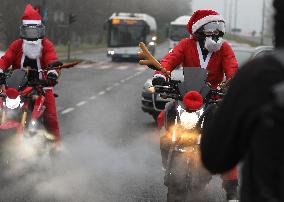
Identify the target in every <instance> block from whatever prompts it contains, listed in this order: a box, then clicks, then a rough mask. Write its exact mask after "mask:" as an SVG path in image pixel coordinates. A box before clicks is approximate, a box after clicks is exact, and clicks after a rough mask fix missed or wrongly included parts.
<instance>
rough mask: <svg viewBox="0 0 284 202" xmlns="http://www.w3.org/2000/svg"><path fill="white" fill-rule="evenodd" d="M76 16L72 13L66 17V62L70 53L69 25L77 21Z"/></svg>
mask: <svg viewBox="0 0 284 202" xmlns="http://www.w3.org/2000/svg"><path fill="white" fill-rule="evenodd" d="M76 18H77V16H76V15H74V14H73V13H69V16H68V30H67V31H68V34H67V35H68V42H67V49H68V50H67V60H68V61H69V60H70V53H71V25H72V24H73V23H74V22H76V21H77V19H76Z"/></svg>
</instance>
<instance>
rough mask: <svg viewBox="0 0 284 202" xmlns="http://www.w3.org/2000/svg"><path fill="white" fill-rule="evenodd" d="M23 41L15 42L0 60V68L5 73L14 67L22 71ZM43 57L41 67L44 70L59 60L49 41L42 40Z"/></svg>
mask: <svg viewBox="0 0 284 202" xmlns="http://www.w3.org/2000/svg"><path fill="white" fill-rule="evenodd" d="M22 45H23V40H22V39H18V40H16V41H14V42H13V43H12V44H11V45H10V47H9V48H8V50H7V51H6V53H5V55H3V56H2V57H1V58H0V68H1V69H3V70H4V71H5V70H6V69H7V68H8V67H9V66H11V65H12V67H13V69H20V68H21V66H22V64H21V63H22V57H23V48H22ZM42 47H43V48H42V56H41V57H40V65H41V67H40V68H42V69H46V68H47V67H48V64H49V63H50V62H51V61H54V60H57V56H56V53H55V50H54V47H53V44H52V43H51V42H50V41H49V40H48V39H47V38H44V39H43V40H42Z"/></svg>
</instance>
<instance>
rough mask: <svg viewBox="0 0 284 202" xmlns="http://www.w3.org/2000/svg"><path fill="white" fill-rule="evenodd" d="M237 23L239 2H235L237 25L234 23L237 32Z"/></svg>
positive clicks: (236, 0) (236, 20)
mask: <svg viewBox="0 0 284 202" xmlns="http://www.w3.org/2000/svg"><path fill="white" fill-rule="evenodd" d="M237 22H238V0H235V23H234V26H235V30H236V29H237V28H238V25H237Z"/></svg>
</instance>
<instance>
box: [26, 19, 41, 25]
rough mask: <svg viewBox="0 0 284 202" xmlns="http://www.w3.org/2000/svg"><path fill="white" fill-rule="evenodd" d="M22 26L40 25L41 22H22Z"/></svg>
mask: <svg viewBox="0 0 284 202" xmlns="http://www.w3.org/2000/svg"><path fill="white" fill-rule="evenodd" d="M23 24H24V25H41V20H23Z"/></svg>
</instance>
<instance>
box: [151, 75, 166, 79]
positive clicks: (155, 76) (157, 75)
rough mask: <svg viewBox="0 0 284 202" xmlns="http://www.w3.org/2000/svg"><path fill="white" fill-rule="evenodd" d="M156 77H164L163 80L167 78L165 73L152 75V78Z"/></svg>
mask: <svg viewBox="0 0 284 202" xmlns="http://www.w3.org/2000/svg"><path fill="white" fill-rule="evenodd" d="M158 77H162V78H164V79H165V80H167V78H166V77H165V75H163V74H155V75H154V76H153V79H154V78H158Z"/></svg>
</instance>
